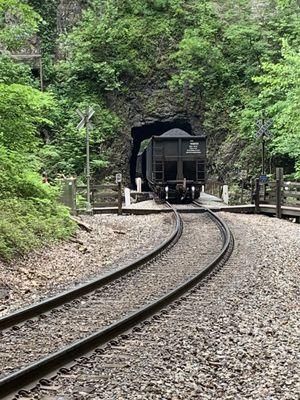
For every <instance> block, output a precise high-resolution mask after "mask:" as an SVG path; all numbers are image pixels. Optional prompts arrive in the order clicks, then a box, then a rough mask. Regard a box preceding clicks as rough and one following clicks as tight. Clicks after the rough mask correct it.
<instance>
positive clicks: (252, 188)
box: [251, 179, 255, 204]
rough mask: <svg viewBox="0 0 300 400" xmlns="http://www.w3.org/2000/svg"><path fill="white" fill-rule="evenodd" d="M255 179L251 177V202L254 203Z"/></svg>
mask: <svg viewBox="0 0 300 400" xmlns="http://www.w3.org/2000/svg"><path fill="white" fill-rule="evenodd" d="M254 182H255V180H254V179H251V204H254V189H255V183H254Z"/></svg>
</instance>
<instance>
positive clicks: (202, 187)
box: [201, 185, 205, 193]
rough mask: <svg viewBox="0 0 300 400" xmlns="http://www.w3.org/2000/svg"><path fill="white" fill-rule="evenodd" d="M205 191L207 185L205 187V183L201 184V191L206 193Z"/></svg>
mask: <svg viewBox="0 0 300 400" xmlns="http://www.w3.org/2000/svg"><path fill="white" fill-rule="evenodd" d="M204 191H205V187H204V185H202V186H201V192H202V193H204Z"/></svg>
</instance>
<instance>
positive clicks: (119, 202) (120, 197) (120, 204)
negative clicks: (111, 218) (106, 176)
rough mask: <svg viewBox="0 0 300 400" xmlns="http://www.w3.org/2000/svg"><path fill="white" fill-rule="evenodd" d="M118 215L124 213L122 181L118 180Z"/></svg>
mask: <svg viewBox="0 0 300 400" xmlns="http://www.w3.org/2000/svg"><path fill="white" fill-rule="evenodd" d="M118 215H122V183H121V182H118Z"/></svg>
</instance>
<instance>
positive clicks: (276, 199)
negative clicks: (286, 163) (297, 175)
mask: <svg viewBox="0 0 300 400" xmlns="http://www.w3.org/2000/svg"><path fill="white" fill-rule="evenodd" d="M282 175H283V174H282V170H281V169H279V168H278V169H277V171H276V177H277V179H276V181H270V182H268V183H260V182H259V180H258V179H256V183H255V190H254V192H253V200H254V203H255V208H256V211H257V212H258V211H259V205H260V204H272V205H275V206H276V215H277V217H278V218H281V215H282V207H283V206H290V207H300V182H285V181H284V180H283V178H282Z"/></svg>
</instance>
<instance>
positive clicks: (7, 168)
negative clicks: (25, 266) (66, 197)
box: [0, 146, 75, 260]
mask: <svg viewBox="0 0 300 400" xmlns="http://www.w3.org/2000/svg"><path fill="white" fill-rule="evenodd" d="M37 168H38V163H37V161H36V160H35V159H33V158H29V157H28V156H25V155H21V154H20V153H17V152H12V151H8V150H6V149H5V148H4V147H1V146H0V257H1V258H2V259H5V260H7V259H10V258H12V257H14V256H16V255H19V254H23V253H26V252H28V251H29V250H32V249H33V248H34V247H36V246H39V245H41V244H43V243H45V242H49V241H53V240H58V239H62V238H65V237H68V236H69V235H70V234H71V233H72V232H74V230H75V226H74V224H73V223H72V222H71V220H70V218H69V212H68V210H67V208H65V207H63V206H61V205H59V204H58V202H57V196H58V189H57V188H56V187H52V186H50V185H47V184H44V183H43V182H42V179H41V176H40V175H39V174H38V173H37V172H36V171H37Z"/></svg>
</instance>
